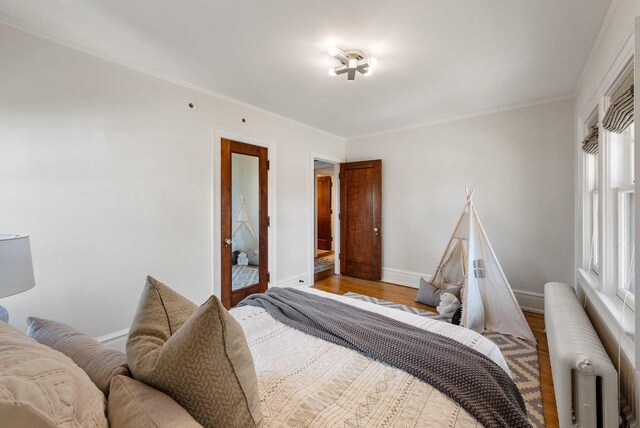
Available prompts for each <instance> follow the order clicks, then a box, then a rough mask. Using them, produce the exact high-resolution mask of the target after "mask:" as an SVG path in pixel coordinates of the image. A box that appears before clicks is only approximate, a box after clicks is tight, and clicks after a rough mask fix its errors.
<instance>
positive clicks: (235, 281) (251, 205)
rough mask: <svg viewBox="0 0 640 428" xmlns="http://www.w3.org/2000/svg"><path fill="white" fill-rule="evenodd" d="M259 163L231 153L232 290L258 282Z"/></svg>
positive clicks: (254, 158) (250, 157)
mask: <svg viewBox="0 0 640 428" xmlns="http://www.w3.org/2000/svg"><path fill="white" fill-rule="evenodd" d="M259 172H260V164H259V159H258V158H257V157H255V156H248V155H243V154H239V153H232V154H231V222H232V226H231V239H232V245H231V249H232V252H231V283H232V290H234V291H235V290H239V289H241V288H245V287H249V286H252V285H255V284H258V283H259V282H260V254H259V251H258V248H259V238H258V237H259V236H260V229H259V228H260V223H259V219H260V216H259V213H260V194H259V188H260V186H259V185H260V181H259Z"/></svg>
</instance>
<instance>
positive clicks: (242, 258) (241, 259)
mask: <svg viewBox="0 0 640 428" xmlns="http://www.w3.org/2000/svg"><path fill="white" fill-rule="evenodd" d="M248 265H249V257H247V253H244V252H242V253H240V254H238V266H248Z"/></svg>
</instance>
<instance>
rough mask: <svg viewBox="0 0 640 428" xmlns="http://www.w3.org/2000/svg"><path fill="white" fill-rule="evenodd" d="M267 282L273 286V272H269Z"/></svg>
mask: <svg viewBox="0 0 640 428" xmlns="http://www.w3.org/2000/svg"><path fill="white" fill-rule="evenodd" d="M267 282H268V283H269V284H271V272H267Z"/></svg>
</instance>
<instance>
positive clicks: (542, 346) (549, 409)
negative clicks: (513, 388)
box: [314, 275, 558, 428]
mask: <svg viewBox="0 0 640 428" xmlns="http://www.w3.org/2000/svg"><path fill="white" fill-rule="evenodd" d="M314 288H317V289H319V290H323V291H327V292H330V293H336V294H344V293H347V292H349V291H351V292H354V293H359V294H364V295H367V296H371V297H376V298H378V299H384V300H388V301H390V302H396V303H400V304H402V305H406V306H412V307H414V308H418V309H424V310H427V311H432V312H435V308H433V307H431V306H427V305H423V304H422V303H418V302H416V301H415V300H414V299H415V297H416V289H415V288H409V287H403V286H400V285H395V284H388V283H385V282H374V281H366V280H362V279H356V278H349V277H345V276H340V275H333V276H331V277H328V278H325V279H322V280H320V281H317V282H316V284H315V285H314ZM524 314H525V316H526V318H527V321H528V322H529V325H530V326H531V330H533V334H534V335H535V337H536V340H537V341H538V361H539V364H540V386H541V388H542V402H543V405H544V419H545V426H546V427H549V428H557V427H558V413H557V410H556V399H555V395H554V391H553V381H552V379H551V363H550V361H549V348H548V346H547V337H546V335H545V334H544V316H543V315H540V314H534V313H531V312H525V313H524Z"/></svg>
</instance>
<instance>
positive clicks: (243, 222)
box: [231, 195, 258, 242]
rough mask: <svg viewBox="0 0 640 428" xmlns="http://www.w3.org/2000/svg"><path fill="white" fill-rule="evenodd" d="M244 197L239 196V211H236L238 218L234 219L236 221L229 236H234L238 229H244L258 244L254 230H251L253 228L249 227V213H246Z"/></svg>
mask: <svg viewBox="0 0 640 428" xmlns="http://www.w3.org/2000/svg"><path fill="white" fill-rule="evenodd" d="M245 199H246V198H245V196H244V195H240V209H239V210H238V216H237V217H236V221H235V222H234V223H233V230H232V231H231V236H236V234H237V233H238V231H240V229H242V228H245V229H246V230H247V231H248V232H249V234H250V235H251V237H253V239H254V240H255V241H256V242H258V237H257V236H256V232H255V230H253V226H252V225H251V219H250V218H249V213H247V204H246V202H245Z"/></svg>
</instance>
